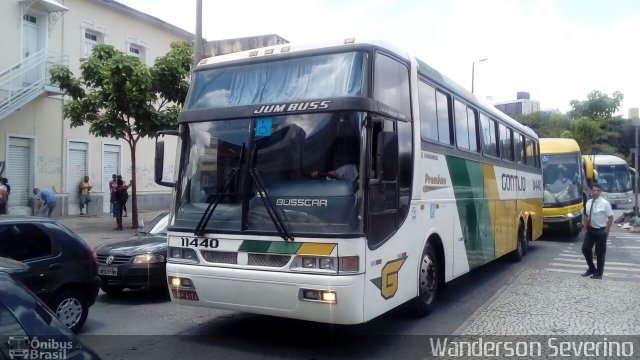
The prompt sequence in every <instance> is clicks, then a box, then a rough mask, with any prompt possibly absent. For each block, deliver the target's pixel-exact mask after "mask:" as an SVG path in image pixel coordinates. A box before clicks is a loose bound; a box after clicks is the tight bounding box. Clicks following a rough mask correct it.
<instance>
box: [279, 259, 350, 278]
mask: <svg viewBox="0 0 640 360" xmlns="http://www.w3.org/2000/svg"><path fill="white" fill-rule="evenodd" d="M291 270H293V271H306V272H317V273H324V274H336V273H337V272H338V271H340V273H357V272H358V271H359V270H360V262H359V260H358V256H342V257H338V258H335V257H326V256H298V257H296V258H295V259H294V260H293V261H292V262H291Z"/></svg>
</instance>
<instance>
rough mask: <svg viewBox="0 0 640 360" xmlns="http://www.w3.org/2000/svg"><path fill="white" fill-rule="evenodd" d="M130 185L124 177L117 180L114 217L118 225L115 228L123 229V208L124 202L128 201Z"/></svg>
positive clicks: (114, 196)
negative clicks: (126, 183)
mask: <svg viewBox="0 0 640 360" xmlns="http://www.w3.org/2000/svg"><path fill="white" fill-rule="evenodd" d="M128 188H129V187H128V186H127V185H125V184H124V181H122V179H118V180H117V181H116V187H115V189H114V192H113V193H112V194H113V198H114V202H113V217H115V218H116V227H115V228H113V230H122V210H123V204H124V203H125V202H126V193H127V189H128Z"/></svg>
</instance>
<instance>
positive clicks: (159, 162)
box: [154, 130, 178, 187]
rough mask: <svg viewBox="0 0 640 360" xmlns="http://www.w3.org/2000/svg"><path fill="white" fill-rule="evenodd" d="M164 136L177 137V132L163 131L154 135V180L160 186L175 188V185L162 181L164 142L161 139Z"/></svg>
mask: <svg viewBox="0 0 640 360" xmlns="http://www.w3.org/2000/svg"><path fill="white" fill-rule="evenodd" d="M165 135H172V136H178V131H177V130H164V131H158V132H157V133H156V154H155V160H154V165H155V166H154V178H155V179H154V180H155V182H156V184H158V185H161V186H168V187H175V186H176V183H174V182H168V181H163V180H162V174H163V173H164V140H162V139H161V138H162V137H164V136H165Z"/></svg>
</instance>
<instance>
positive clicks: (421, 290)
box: [414, 242, 440, 317]
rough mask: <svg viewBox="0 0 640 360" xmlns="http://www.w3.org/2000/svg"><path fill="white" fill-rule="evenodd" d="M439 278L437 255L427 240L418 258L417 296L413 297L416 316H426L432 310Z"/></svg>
mask: <svg viewBox="0 0 640 360" xmlns="http://www.w3.org/2000/svg"><path fill="white" fill-rule="evenodd" d="M439 278H440V274H439V271H438V257H437V255H436V251H435V249H434V247H433V245H431V243H429V242H428V243H427V246H426V247H425V248H424V251H423V252H422V258H421V259H420V270H419V273H418V296H417V297H416V298H415V299H414V302H415V313H416V315H417V316H420V317H422V316H427V315H429V314H430V313H431V311H433V308H434V306H435V302H436V299H437V296H438V290H439V287H440V279H439Z"/></svg>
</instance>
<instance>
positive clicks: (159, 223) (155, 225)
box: [139, 212, 169, 235]
mask: <svg viewBox="0 0 640 360" xmlns="http://www.w3.org/2000/svg"><path fill="white" fill-rule="evenodd" d="M168 220H169V213H167V212H163V213H162V214H160V215H158V216H156V217H155V218H153V220H151V221H150V222H149V223H147V224H146V225H145V226H144V227H143V228H142V229H140V231H139V232H140V233H143V234H151V235H166V234H167V224H168Z"/></svg>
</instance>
